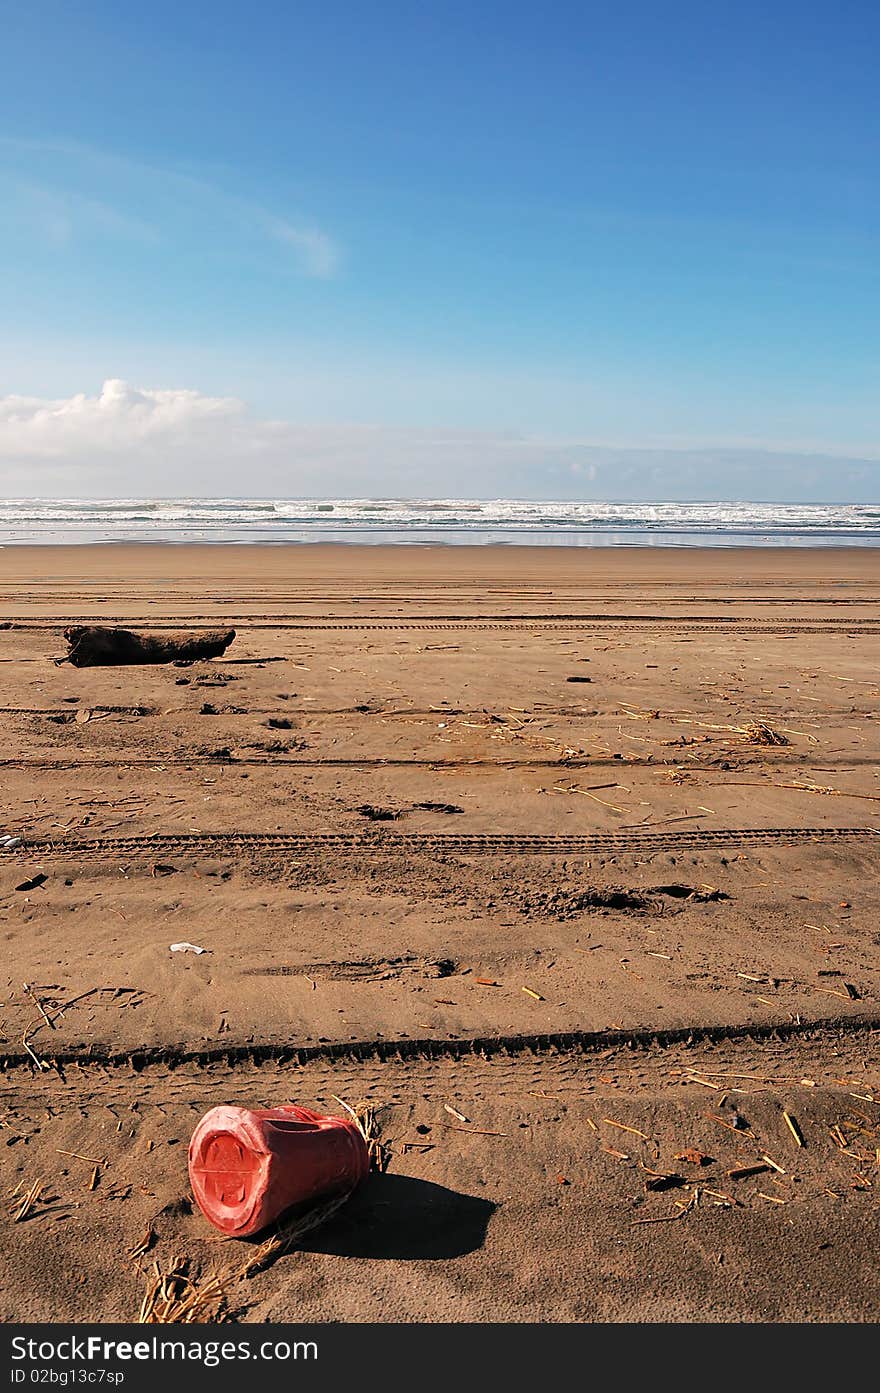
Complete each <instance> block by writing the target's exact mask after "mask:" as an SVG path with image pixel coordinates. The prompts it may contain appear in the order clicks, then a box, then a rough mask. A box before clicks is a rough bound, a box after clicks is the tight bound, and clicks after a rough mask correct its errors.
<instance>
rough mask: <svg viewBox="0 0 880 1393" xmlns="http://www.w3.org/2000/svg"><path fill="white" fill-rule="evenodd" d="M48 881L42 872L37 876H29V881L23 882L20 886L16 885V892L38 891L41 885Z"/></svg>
mask: <svg viewBox="0 0 880 1393" xmlns="http://www.w3.org/2000/svg"><path fill="white" fill-rule="evenodd" d="M48 879H49V877H48V876H47V875H44V874H43V872H42V871H39V872H38V874H37V875H34V876H31V878H30V880H23V881H22V882H21V884H20V885H16V887H15V888H16V890H39V888H40V886H41V885H45V884H46V881H47V880H48Z"/></svg>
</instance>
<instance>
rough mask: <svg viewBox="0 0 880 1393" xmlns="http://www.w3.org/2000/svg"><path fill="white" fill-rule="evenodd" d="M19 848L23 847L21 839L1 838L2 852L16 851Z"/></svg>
mask: <svg viewBox="0 0 880 1393" xmlns="http://www.w3.org/2000/svg"><path fill="white" fill-rule="evenodd" d="M17 846H21V837H12V836H9V835H6V836H3V837H0V851H14V850H15V848H16V847H17Z"/></svg>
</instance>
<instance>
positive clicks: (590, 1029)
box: [0, 545, 880, 1321]
mask: <svg viewBox="0 0 880 1393" xmlns="http://www.w3.org/2000/svg"><path fill="white" fill-rule="evenodd" d="M77 623H100V624H121V625H125V626H128V627H131V628H135V629H138V630H139V631H150V632H165V631H167V630H171V629H178V628H180V629H187V630H208V629H215V628H223V627H226V626H230V625H231V626H233V627H234V628H235V630H236V635H237V636H236V638H235V640H234V642H233V643H232V645H231V646H230V647H229V649H228V650H227V653H226V654H225V656H224V657H223V658H219V659H215V660H212V661H206V662H199V663H195V664H193V665H190V666H186V667H178V666H174V665H162V666H149V667H105V668H88V669H75V668H73V667H71V666H70V665H68V664H60V665H59V664H56V662H54V661H53V660H54V659H58V658H61V657H63V655H64V653H65V651H66V644H65V640H64V637H63V631H64V629H65V628H66V627H67V626H68V625H73V624H77ZM878 640H880V564H878V556H877V553H876V552H875V551H873V550H871V549H866V548H862V549H856V548H852V549H849V548H840V547H838V548H834V549H833V550H832V549H820V548H786V549H778V550H777V549H773V548H764V549H761V550H748V549H742V550H739V549H734V548H724V549H716V550H697V549H687V550H684V549H682V550H676V549H662V548H657V549H638V548H617V549H612V548H606V549H601V550H595V551H593V550H590V549H588V548H576V549H566V548H556V547H554V548H541V547H535V548H525V547H508V546H505V547H468V548H457V547H415V546H414V547H384V546H370V547H346V546H329V545H316V546H282V547H260V546H240V547H233V546H222V545H217V546H201V547H192V546H162V545H153V546H149V545H144V546H117V545H108V546H70V547H65V546H58V547H7V548H5V549H0V718H2V724H0V778H2V786H3V797H2V800H0V834H8V835H12V836H13V837H15V838H20V841H19V842H18V844H17V845H15V846H14V847H13V848H12V849H11V850H9V851H2V850H0V932H2V935H3V940H4V943H5V952H4V955H3V965H2V968H0V975H2V1008H0V1037H2V1038H0V1051H2V1065H3V1068H2V1073H0V1184H2V1187H3V1193H4V1196H6V1197H7V1198H6V1199H5V1200H4V1204H5V1209H6V1216H5V1217H4V1219H3V1226H4V1227H3V1233H4V1240H3V1243H2V1244H0V1316H2V1318H3V1319H5V1320H16V1321H37V1320H43V1321H55V1320H87V1319H89V1320H94V1319H101V1320H131V1319H135V1318H136V1316H137V1312H138V1309H139V1307H140V1303H141V1299H142V1297H143V1294H144V1291H145V1288H146V1284H147V1281H148V1277H149V1273H150V1271H151V1270H152V1267H151V1265H152V1263H153V1262H158V1263H159V1264H160V1268H161V1267H162V1265H163V1264H167V1263H168V1262H169V1261H170V1260H171V1259H172V1257H174V1256H180V1255H183V1256H185V1257H186V1258H187V1259H188V1260H189V1263H190V1270H191V1272H192V1273H193V1274H194V1275H195V1276H196V1277H197V1278H198V1277H200V1276H204V1275H205V1274H207V1273H208V1272H210V1271H211V1270H212V1269H221V1270H225V1269H229V1270H231V1269H232V1268H233V1267H234V1266H235V1264H236V1263H238V1264H239V1265H240V1264H241V1261H242V1258H241V1248H242V1246H243V1245H239V1244H218V1243H217V1235H216V1234H215V1233H214V1231H213V1230H212V1229H211V1228H210V1227H209V1225H208V1224H207V1223H206V1221H205V1220H204V1219H203V1218H202V1217H201V1215H200V1214H199V1213H198V1211H197V1210H195V1209H194V1207H193V1205H192V1203H191V1199H190V1192H189V1186H188V1181H187V1173H186V1147H187V1142H188V1139H189V1136H190V1133H191V1131H192V1128H193V1126H194V1124H195V1122H196V1121H197V1119H198V1117H199V1116H200V1115H201V1113H202V1112H204V1111H205V1110H206V1109H207V1108H208V1107H210V1106H213V1105H214V1104H216V1103H221V1102H236V1103H243V1104H248V1105H253V1106H268V1105H271V1104H273V1103H277V1102H286V1101H296V1102H301V1103H305V1104H308V1105H310V1106H317V1107H319V1108H322V1109H323V1110H327V1111H332V1110H334V1109H336V1110H338V1104H335V1103H334V1101H333V1099H334V1095H335V1096H336V1097H339V1098H343V1099H344V1100H346V1101H347V1102H350V1103H351V1104H355V1103H357V1102H359V1101H361V1100H363V1099H368V1100H370V1101H371V1102H372V1103H373V1104H374V1105H375V1107H376V1108H377V1110H378V1117H379V1120H380V1123H381V1128H382V1140H383V1142H384V1143H385V1144H386V1145H387V1147H388V1149H389V1166H388V1170H387V1171H386V1172H385V1173H384V1174H375V1175H372V1176H371V1177H370V1179H369V1180H368V1181H367V1183H366V1184H365V1186H364V1187H363V1188H362V1190H361V1191H360V1192H358V1194H357V1195H356V1196H355V1197H354V1198H353V1199H352V1200H351V1201H350V1202H349V1204H348V1205H347V1206H346V1208H344V1209H343V1210H342V1211H340V1213H339V1214H338V1215H337V1216H336V1217H335V1218H334V1219H333V1220H332V1221H331V1222H330V1223H328V1224H327V1225H326V1226H325V1227H324V1228H321V1229H318V1230H317V1231H315V1232H314V1233H313V1234H312V1235H310V1236H309V1237H308V1238H307V1239H306V1240H305V1241H304V1244H303V1246H302V1248H301V1249H299V1250H297V1251H294V1252H292V1253H289V1254H287V1255H286V1256H283V1257H281V1258H279V1259H278V1260H277V1261H276V1262H274V1263H272V1264H271V1265H270V1266H268V1267H267V1269H266V1270H263V1271H261V1272H260V1273H259V1274H257V1275H255V1276H253V1277H251V1278H249V1279H247V1280H244V1281H240V1282H238V1283H237V1284H236V1285H235V1286H234V1289H232V1290H231V1291H230V1294H229V1296H228V1300H227V1307H228V1309H230V1310H232V1311H234V1312H235V1313H236V1315H237V1318H238V1319H241V1320H246V1321H265V1320H272V1321H282V1320H325V1319H326V1320H346V1321H352V1320H383V1321H410V1320H457V1321H458V1320H461V1321H465V1320H479V1321H485V1320H494V1321H506V1320H525V1321H534V1320H540V1321H553V1320H559V1321H565V1320H613V1321H617V1320H638V1321H663V1320H679V1321H704V1320H730V1321H734V1320H746V1321H753V1320H779V1321H787V1320H801V1319H808V1320H813V1321H831V1320H855V1321H864V1320H876V1319H877V1317H878V1314H880V1296H878V1291H880V1285H878V1276H880V1258H878V1254H880V1221H878V1206H877V1196H878V1187H880V1179H878V1174H880V1172H878V1167H877V1155H878V1154H880V1152H878V1151H877V1148H878V1147H880V1101H877V1100H880V1067H878V1059H877V1039H878V1034H877V1032H878V1029H880V1006H878V997H880V951H878V946H880V935H878V922H880V920H878V911H880V886H878V877H877V865H878V851H880V840H878V830H880V780H878V770H880V764H878V755H880V739H878V735H880V730H878V711H880V706H878V697H880V690H878V673H880V667H878V656H880V644H878ZM28 886H29V887H30V888H22V887H28ZM180 941H189V942H191V943H193V944H195V945H198V946H200V947H202V948H204V949H205V950H206V951H205V952H204V953H203V954H201V955H195V954H192V953H172V952H171V951H170V945H171V944H172V943H175V942H180ZM25 983H26V984H27V987H25V985H24V984H25ZM66 1004H67V1009H65V1010H63V1012H62V1008H64V1007H65V1005H66ZM450 1109H451V1111H450ZM37 1183H39V1184H40V1185H42V1187H43V1188H42V1191H41V1192H40V1194H39V1196H38V1198H37V1199H36V1200H35V1202H34V1203H33V1205H32V1206H31V1207H30V1209H29V1210H28V1211H27V1212H26V1213H25V1214H24V1215H23V1216H22V1217H21V1219H20V1220H19V1221H17V1222H16V1221H15V1216H16V1215H17V1213H18V1211H19V1209H20V1207H21V1199H22V1196H23V1195H25V1194H27V1192H28V1191H29V1189H30V1188H31V1187H32V1186H34V1185H35V1184H37ZM145 1236H146V1238H147V1251H146V1252H143V1253H138V1251H137V1250H138V1247H139V1245H141V1240H143V1239H144V1238H145ZM131 1253H135V1256H130V1254H131Z"/></svg>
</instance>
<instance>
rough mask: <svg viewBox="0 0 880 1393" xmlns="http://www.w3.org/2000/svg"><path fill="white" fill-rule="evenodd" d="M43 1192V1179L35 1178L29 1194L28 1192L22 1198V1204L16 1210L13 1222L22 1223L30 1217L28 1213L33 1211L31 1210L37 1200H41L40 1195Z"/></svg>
mask: <svg viewBox="0 0 880 1393" xmlns="http://www.w3.org/2000/svg"><path fill="white" fill-rule="evenodd" d="M42 1193H43V1182H42V1180H35V1181H34V1183H33V1185H32V1186H31V1188H30V1189H29V1190H28V1192H27V1194H26V1195H25V1196H24V1198H23V1199H22V1201H21V1203H20V1205H19V1206H18V1208H17V1210H16V1211H15V1214H14V1215H13V1218H12V1222H13V1223H14V1224H20V1223H21V1222H22V1220H23V1219H26V1218H27V1217H28V1215H29V1214H30V1212H31V1210H32V1209H33V1207H34V1205H35V1204H36V1203H37V1201H38V1200H39V1198H40V1195H41V1194H42Z"/></svg>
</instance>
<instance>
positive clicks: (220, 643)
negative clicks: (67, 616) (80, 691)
mask: <svg viewBox="0 0 880 1393" xmlns="http://www.w3.org/2000/svg"><path fill="white" fill-rule="evenodd" d="M64 637H65V638H66V639H67V642H68V644H69V645H70V652H69V653H68V654H67V659H66V661H67V662H69V663H73V666H74V667H122V666H124V665H125V664H130V663H175V662H183V663H192V662H195V661H196V660H197V659H199V658H219V657H220V656H221V655H222V654H223V653H225V652H226V649H227V648H228V647H229V645H230V643H231V642H232V640H233V639H234V638H235V630H234V629H212V630H210V631H209V632H207V633H203V634H187V633H179V634H175V633H169V634H135V633H132V631H131V630H130V629H102V628H99V627H97V626H91V625H90V626H88V627H86V628H78V629H65V630H64Z"/></svg>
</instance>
